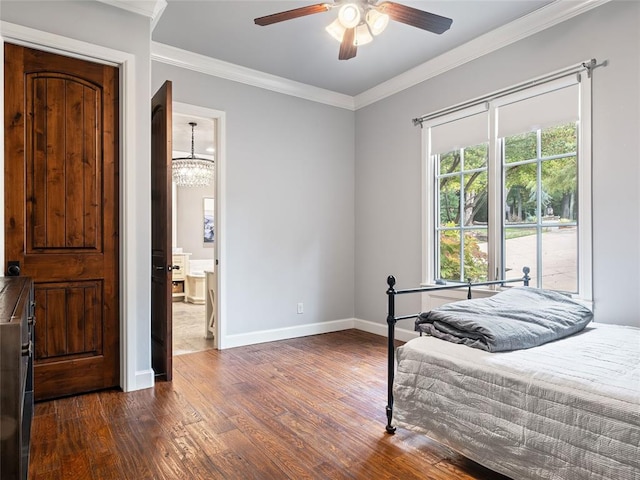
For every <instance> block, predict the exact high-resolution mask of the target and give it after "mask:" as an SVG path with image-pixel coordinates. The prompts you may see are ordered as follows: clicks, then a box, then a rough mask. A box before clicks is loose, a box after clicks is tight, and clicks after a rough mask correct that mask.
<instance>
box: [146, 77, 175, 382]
mask: <svg viewBox="0 0 640 480" xmlns="http://www.w3.org/2000/svg"><path fill="white" fill-rule="evenodd" d="M171 114H172V109H171V82H170V81H167V82H165V83H164V85H162V87H160V89H159V90H158V92H157V93H156V94H155V95H154V96H153V99H152V101H151V264H152V272H151V365H152V367H153V371H154V372H155V374H156V376H157V377H159V378H161V379H162V378H163V379H166V380H168V381H170V380H171V377H172V356H173V346H172V342H173V336H172V328H171V324H172V305H171V301H172V300H171V297H172V295H171V293H172V292H171V264H172V256H171V253H172V248H171V153H172V147H171Z"/></svg>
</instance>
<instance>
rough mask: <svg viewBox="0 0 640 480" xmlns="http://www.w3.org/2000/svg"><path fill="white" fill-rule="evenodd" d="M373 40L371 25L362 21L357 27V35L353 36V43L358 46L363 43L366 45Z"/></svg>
mask: <svg viewBox="0 0 640 480" xmlns="http://www.w3.org/2000/svg"><path fill="white" fill-rule="evenodd" d="M372 41H373V37H372V36H371V32H369V27H368V26H367V24H366V23H361V24H360V25H358V27H357V28H356V32H355V35H354V37H353V44H354V45H355V46H356V47H359V46H361V45H366V44H367V43H371V42H372Z"/></svg>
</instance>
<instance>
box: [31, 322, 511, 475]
mask: <svg viewBox="0 0 640 480" xmlns="http://www.w3.org/2000/svg"><path fill="white" fill-rule="evenodd" d="M386 348H387V346H386V340H385V339H384V338H382V337H379V336H376V335H372V334H368V333H365V332H361V331H357V330H346V331H342V332H335V333H329V334H323V335H316V336H310V337H302V338H295V339H291V340H284V341H280V342H271V343H263V344H259V345H252V346H248V347H239V348H232V349H229V350H223V351H217V350H208V351H204V352H198V353H189V354H184V355H180V356H177V357H175V358H174V376H173V381H172V382H159V383H157V384H156V385H155V386H154V387H153V388H150V389H146V390H141V391H136V392H129V393H122V392H118V391H115V390H109V391H104V392H99V393H92V394H87V395H82V396H77V397H70V398H64V399H60V400H53V401H48V402H42V403H38V404H37V405H36V408H35V415H34V421H33V429H32V447H31V463H30V472H29V478H30V480H41V479H42V480H58V479H60V480H66V479H69V478H73V479H74V480H75V479H80V478H83V479H84V478H86V479H96V480H128V479H131V480H146V479H149V480H151V479H153V480H164V479H166V480H174V479H189V480H198V479H212V478H215V479H218V478H219V479H241V480H245V479H255V480H269V479H277V480H301V479H331V480H334V479H336V480H339V479H351V480H353V479H357V480H360V479H366V480H369V479H376V480H378V479H402V480H409V479H422V480H424V479H433V480H449V479H464V480H489V479H491V480H498V479H502V480H508V479H506V477H502V476H500V475H498V474H496V473H494V472H491V471H490V470H487V469H486V468H484V467H481V466H480V465H477V464H475V463H473V462H471V461H470V460H467V459H466V458H464V457H462V456H460V455H458V454H456V453H455V452H453V451H452V450H450V449H448V448H447V447H445V446H443V445H441V444H438V443H437V442H434V441H433V440H430V439H428V438H427V437H424V436H422V435H419V434H416V433H413V432H409V431H406V430H402V429H399V430H398V432H397V433H396V434H395V435H388V434H386V433H385V429H384V427H385V425H386V416H385V405H386V362H387V359H386Z"/></svg>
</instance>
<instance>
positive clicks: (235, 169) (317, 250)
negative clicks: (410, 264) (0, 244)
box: [152, 62, 354, 335]
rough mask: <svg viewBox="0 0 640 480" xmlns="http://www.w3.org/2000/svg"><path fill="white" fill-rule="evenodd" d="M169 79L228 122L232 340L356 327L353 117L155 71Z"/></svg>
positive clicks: (181, 97) (156, 80)
mask: <svg viewBox="0 0 640 480" xmlns="http://www.w3.org/2000/svg"><path fill="white" fill-rule="evenodd" d="M165 80H171V81H172V82H173V100H174V101H176V102H181V103H187V104H191V105H197V106H200V107H206V108H211V109H215V110H220V111H223V112H225V114H226V137H227V138H226V191H227V199H226V205H227V216H226V222H227V223H226V232H225V233H226V244H227V260H226V264H225V265H223V266H221V268H226V274H227V319H226V325H227V334H228V335H234V334H241V333H249V332H255V331H260V330H270V329H277V328H286V327H294V326H298V325H304V324H310V323H315V322H325V321H330V320H339V319H345V318H352V317H353V308H354V304H353V294H354V278H353V277H354V263H353V261H354V260H353V252H354V199H353V186H354V165H353V158H354V113H353V112H350V111H347V110H343V109H339V108H335V107H329V106H326V105H322V104H319V103H315V102H310V101H307V100H302V99H299V98H295V97H291V96H287V95H282V94H279V93H274V92H271V91H267V90H263V89H259V88H255V87H251V86H247V85H243V84H239V83H235V82H231V81H228V80H224V79H221V78H216V77H211V76H208V75H204V74H201V73H197V72H193V71H190V70H185V69H181V68H179V67H175V66H171V65H167V64H163V63H159V62H153V64H152V89H154V90H155V89H156V88H157V87H158V86H159V85H160V84H161V83H162V82H164V81H165ZM297 302H304V310H305V312H304V314H303V315H298V314H297V313H296V303H297Z"/></svg>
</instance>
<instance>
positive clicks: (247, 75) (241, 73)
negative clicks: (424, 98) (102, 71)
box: [101, 0, 611, 111]
mask: <svg viewBox="0 0 640 480" xmlns="http://www.w3.org/2000/svg"><path fill="white" fill-rule="evenodd" d="M101 1H104V2H106V3H122V2H123V1H124V0H101ZM162 1H164V0H162ZM610 1H611V0H580V1H574V0H556V1H554V2H553V3H550V4H548V5H546V6H545V7H542V8H540V9H538V10H535V11H533V12H531V13H530V14H528V15H525V16H523V17H521V18H519V19H517V20H514V21H513V22H511V23H509V24H507V25H504V26H502V27H499V28H497V29H495V30H492V31H491V32H488V33H486V34H484V35H481V36H480V37H477V38H475V39H474V40H471V41H470V42H467V43H465V44H463V45H461V46H459V47H457V48H454V49H453V50H450V51H448V52H446V53H443V54H442V55H440V56H438V57H436V58H434V59H432V60H429V61H428V62H425V63H423V64H421V65H418V66H417V67H415V68H412V69H411V70H408V71H406V72H405V73H402V74H400V75H398V76H396V77H394V78H392V79H390V80H388V81H386V82H383V83H381V84H379V85H376V86H375V87H373V88H371V89H369V90H367V91H365V92H363V93H360V94H358V95H356V96H355V97H352V96H349V95H345V94H342V93H337V92H332V91H330V90H325V89H323V88H318V87H314V86H311V85H307V84H304V83H300V82H295V81H293V80H289V79H286V78H283V77H278V76H276V75H271V74H268V73H264V72H260V71H258V70H253V69H250V68H246V67H242V66H239V65H235V64H232V63H229V62H224V61H222V60H217V59H214V58H211V57H207V56H204V55H200V54H197V53H193V52H189V51H187V50H182V49H179V48H176V47H172V46H170V45H165V44H162V43H158V42H151V59H152V60H154V61H157V62H162V63H167V64H169V65H175V66H178V67H181V68H186V69H189V70H193V71H196V72H200V73H205V74H207V75H213V76H216V77H220V78H225V79H227V80H232V81H235V82H240V83H245V84H247V85H252V86H254V87H259V88H264V89H267V90H272V91H274V92H278V93H283V94H285V95H292V96H295V97H299V98H304V99H306V100H311V101H314V102H319V103H325V104H327V105H332V106H335V107H339V108H344V109H347V110H352V111H353V110H358V109H360V108H363V107H366V106H368V105H371V104H373V103H375V102H378V101H380V100H383V99H385V98H387V97H389V96H391V95H395V94H396V93H399V92H401V91H403V90H406V89H408V88H410V87H413V86H415V85H417V84H419V83H422V82H424V81H426V80H429V79H430V78H433V77H436V76H438V75H441V74H443V73H445V72H447V71H449V70H452V69H454V68H456V67H459V66H461V65H463V64H465V63H467V62H470V61H472V60H476V59H477V58H480V57H482V56H483V55H486V54H488V53H491V52H494V51H496V50H499V49H500V48H503V47H506V46H507V45H511V44H512V43H515V42H517V41H519V40H522V39H524V38H527V37H529V36H531V35H534V34H536V33H538V32H541V31H543V30H545V29H547V28H550V27H553V26H554V25H557V24H559V23H562V22H565V21H567V20H569V19H571V18H573V17H575V16H578V15H580V14H582V13H585V12H587V11H589V10H592V9H594V8H597V7H599V6H601V5H603V4H605V3H608V2H610Z"/></svg>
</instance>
